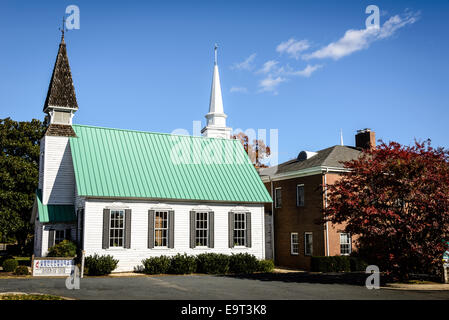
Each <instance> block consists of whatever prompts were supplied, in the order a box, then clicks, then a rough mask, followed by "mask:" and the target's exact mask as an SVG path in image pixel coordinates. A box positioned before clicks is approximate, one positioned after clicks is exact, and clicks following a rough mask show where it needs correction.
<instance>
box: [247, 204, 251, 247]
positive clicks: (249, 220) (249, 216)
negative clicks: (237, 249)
mask: <svg viewBox="0 0 449 320" xmlns="http://www.w3.org/2000/svg"><path fill="white" fill-rule="evenodd" d="M246 246H247V247H248V248H251V212H247V213H246Z"/></svg>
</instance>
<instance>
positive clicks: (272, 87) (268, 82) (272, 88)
mask: <svg viewBox="0 0 449 320" xmlns="http://www.w3.org/2000/svg"><path fill="white" fill-rule="evenodd" d="M284 81H286V79H285V78H282V77H276V78H273V76H272V75H271V74H270V75H268V77H266V78H265V79H262V80H261V81H260V83H259V87H260V88H261V89H260V92H265V91H269V92H274V93H275V94H277V91H276V88H277V87H278V86H279V84H280V83H281V82H284Z"/></svg>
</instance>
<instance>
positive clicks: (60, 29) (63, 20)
mask: <svg viewBox="0 0 449 320" xmlns="http://www.w3.org/2000/svg"><path fill="white" fill-rule="evenodd" d="M59 31H61V33H62V37H61V42H64V31H68V30H67V29H66V28H65V16H63V17H62V28H59Z"/></svg>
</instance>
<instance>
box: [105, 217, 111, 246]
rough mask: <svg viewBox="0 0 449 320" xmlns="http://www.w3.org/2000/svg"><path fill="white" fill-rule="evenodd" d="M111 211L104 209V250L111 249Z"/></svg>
mask: <svg viewBox="0 0 449 320" xmlns="http://www.w3.org/2000/svg"><path fill="white" fill-rule="evenodd" d="M110 215H111V210H109V209H103V249H109V219H110V217H109V216H110Z"/></svg>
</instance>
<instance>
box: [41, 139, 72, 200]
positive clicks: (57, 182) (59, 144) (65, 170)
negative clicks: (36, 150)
mask: <svg viewBox="0 0 449 320" xmlns="http://www.w3.org/2000/svg"><path fill="white" fill-rule="evenodd" d="M44 143H45V153H44V183H43V195H42V197H43V199H42V201H43V204H44V205H46V204H74V201H75V174H74V171H73V163H72V154H71V152H70V144H69V138H67V137H53V136H46V137H45V142H44Z"/></svg>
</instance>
